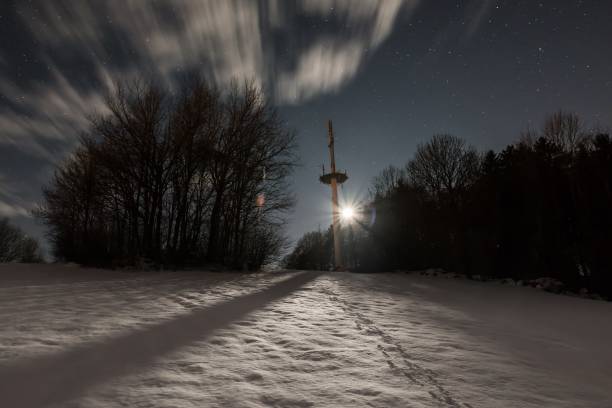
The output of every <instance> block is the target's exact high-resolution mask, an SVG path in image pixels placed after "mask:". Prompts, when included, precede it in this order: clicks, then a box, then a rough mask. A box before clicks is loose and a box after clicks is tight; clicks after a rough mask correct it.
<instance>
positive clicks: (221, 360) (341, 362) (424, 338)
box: [0, 265, 612, 408]
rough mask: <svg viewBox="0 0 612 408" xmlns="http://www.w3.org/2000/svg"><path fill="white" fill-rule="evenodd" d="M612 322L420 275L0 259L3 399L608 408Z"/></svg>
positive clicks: (558, 299)
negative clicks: (109, 267)
mask: <svg viewBox="0 0 612 408" xmlns="http://www.w3.org/2000/svg"><path fill="white" fill-rule="evenodd" d="M611 323H612V303H606V302H599V301H593V300H586V299H579V298H572V297H566V296H558V295H552V294H548V293H544V292H540V291H537V290H534V289H530V288H523V287H507V286H499V285H495V284H487V283H479V282H471V281H463V280H447V279H440V278H428V277H422V276H416V275H405V274H381V275H358V274H349V273H325V274H316V273H301V274H300V273H292V274H279V273H268V274H263V273H262V274H255V275H242V274H232V273H193V272H191V273H183V272H181V273H170V272H166V273H150V274H142V273H120V272H104V275H101V274H99V273H96V271H94V270H86V269H81V268H78V267H70V266H28V265H22V266H17V265H11V266H0V406H1V407H11V408H20V407H38V406H51V407H176V408H179V407H180V408H184V407H264V406H266V407H267V406H271V407H311V406H318V407H323V406H327V407H361V406H368V407H473V408H476V407H486V408H488V407H572V408H574V407H602V408H605V407H608V408H609V407H612V324H611Z"/></svg>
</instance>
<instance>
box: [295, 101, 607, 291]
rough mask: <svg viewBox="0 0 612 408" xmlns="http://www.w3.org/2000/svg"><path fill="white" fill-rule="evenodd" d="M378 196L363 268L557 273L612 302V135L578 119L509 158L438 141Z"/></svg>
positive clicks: (515, 148)
mask: <svg viewBox="0 0 612 408" xmlns="http://www.w3.org/2000/svg"><path fill="white" fill-rule="evenodd" d="M398 174H401V176H399V179H398V176H397V175H398ZM372 192H373V194H372V196H373V198H372V203H371V205H372V206H373V207H375V208H376V214H377V218H376V223H375V224H374V225H373V226H371V227H368V228H366V230H365V232H366V233H365V234H363V233H362V234H357V237H358V238H357V243H356V244H355V245H356V247H357V248H359V249H358V250H357V251H355V253H354V256H355V257H357V258H358V259H356V260H354V261H353V263H354V264H356V265H358V269H364V270H370V271H380V270H394V269H405V270H417V269H424V268H431V267H441V268H444V269H446V270H449V271H454V272H463V273H466V274H468V275H479V276H481V277H490V278H506V277H508V278H514V279H517V280H529V279H535V278H538V277H552V278H556V279H558V280H560V281H562V282H563V283H564V284H565V285H566V286H567V287H568V288H569V289H574V290H579V289H581V288H586V289H588V290H589V291H592V292H598V293H600V294H604V295H607V296H612V273H611V271H612V251H611V250H610V248H612V138H611V137H610V136H609V135H607V134H603V133H602V134H597V133H594V132H591V133H589V132H587V131H586V129H585V126H584V125H583V124H582V123H581V121H580V119H579V118H578V117H577V116H576V115H573V114H569V113H564V112H558V113H556V114H554V115H551V116H550V117H549V118H548V119H547V120H546V121H545V124H544V126H543V127H542V129H541V130H540V131H530V132H529V134H527V135H523V137H522V138H521V141H520V142H518V143H515V144H512V145H509V146H507V147H506V148H505V149H504V150H502V151H501V152H499V153H496V152H493V151H489V152H486V153H484V154H479V153H477V152H476V151H475V150H474V149H473V148H472V147H469V146H467V145H466V144H465V142H463V141H462V140H461V139H458V138H456V137H453V136H449V135H439V136H434V137H433V139H432V140H431V141H429V142H428V143H425V144H423V145H420V146H419V147H418V149H417V152H416V154H415V156H414V158H413V159H412V160H410V161H409V162H408V164H407V166H406V171H405V173H401V172H399V171H397V170H389V169H387V170H385V171H383V172H382V173H381V175H380V176H378V177H377V178H375V180H374V186H373V188H372ZM355 227H358V225H355ZM345 235H346V234H345ZM298 248H301V247H300V246H299V245H298V247H297V248H296V250H297V249H298ZM300 250H301V249H300ZM294 253H295V252H294ZM292 259H294V258H292ZM292 265H293V266H295V265H297V266H298V267H303V265H305V263H300V262H296V263H295V264H292Z"/></svg>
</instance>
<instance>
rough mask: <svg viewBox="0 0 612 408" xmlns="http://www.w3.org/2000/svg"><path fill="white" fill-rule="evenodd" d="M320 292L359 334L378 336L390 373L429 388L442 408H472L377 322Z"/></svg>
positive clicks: (336, 297)
mask: <svg viewBox="0 0 612 408" xmlns="http://www.w3.org/2000/svg"><path fill="white" fill-rule="evenodd" d="M321 290H322V292H324V293H325V294H326V295H328V296H329V298H330V299H331V300H332V301H333V302H336V303H338V304H339V306H340V308H341V309H342V310H343V311H344V312H345V313H346V314H347V315H348V316H350V317H351V318H352V319H353V320H354V321H355V325H356V326H357V329H358V330H359V331H361V332H363V333H365V334H367V335H369V336H376V337H378V338H379V339H380V340H381V341H382V344H378V346H377V348H378V350H380V352H381V353H382V355H383V356H384V358H385V360H386V361H387V364H388V365H389V368H391V370H393V371H394V372H396V373H398V374H400V375H403V376H404V377H406V378H407V379H408V381H410V382H411V383H412V384H415V385H418V386H421V387H426V388H428V393H429V395H430V396H431V397H432V398H433V399H434V400H436V401H437V402H439V403H440V404H441V406H446V407H453V408H461V407H465V408H472V406H471V405H470V404H468V403H463V404H462V403H460V402H458V401H457V400H456V399H455V398H453V396H452V394H451V393H450V392H449V391H448V390H447V389H446V388H444V386H443V385H442V384H441V383H440V382H439V381H438V380H437V378H436V377H437V374H436V373H435V372H434V371H432V370H429V369H427V368H425V367H422V366H420V365H419V364H417V363H415V362H413V361H412V360H413V359H412V357H411V356H410V354H409V353H408V352H407V351H406V350H405V349H404V348H403V347H402V346H401V344H400V343H399V342H397V341H396V340H395V339H394V338H393V337H392V336H390V335H389V334H387V333H386V332H385V331H383V330H382V329H380V328H379V327H378V326H377V325H376V324H375V323H374V321H372V320H371V319H368V318H367V317H365V316H364V315H363V314H361V313H359V312H358V311H356V310H355V309H354V307H351V305H350V304H349V303H348V302H347V301H345V300H344V299H342V298H341V297H340V296H339V295H338V294H337V293H336V292H334V291H333V290H331V289H329V288H324V289H321ZM394 355H395V356H394ZM398 360H399V361H400V362H399V363H397V361H398Z"/></svg>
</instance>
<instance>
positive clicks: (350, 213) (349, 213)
mask: <svg viewBox="0 0 612 408" xmlns="http://www.w3.org/2000/svg"><path fill="white" fill-rule="evenodd" d="M340 217H341V218H342V219H343V220H344V221H350V220H352V219H353V218H355V210H354V209H353V207H344V208H342V209H341V210H340Z"/></svg>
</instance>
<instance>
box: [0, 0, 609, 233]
mask: <svg viewBox="0 0 612 408" xmlns="http://www.w3.org/2000/svg"><path fill="white" fill-rule="evenodd" d="M611 20H612V2H611V1H608V0H591V1H577V0H574V1H570V0H548V1H536V0H523V1H520V0H515V1H492V0H464V1H450V0H429V1H426V0H421V1H419V0H404V1H402V0H381V1H379V2H377V1H366V0H335V1H334V0H311V1H306V0H304V1H298V2H295V1H286V0H268V1H260V2H257V1H251V0H244V1H238V0H236V1H230V0H219V1H213V0H211V1H205V0H199V1H178V0H177V1H145V0H142V1H139V0H109V1H85V0H72V1H58V0H53V1H51V0H41V1H25V0H24V1H9V0H3V1H2V2H1V3H0V72H1V75H0V216H8V217H10V218H12V219H13V220H14V221H15V223H17V224H18V225H20V226H22V227H23V228H24V229H25V230H26V231H28V232H29V233H31V234H33V235H36V236H37V237H42V234H43V233H42V231H43V228H42V227H41V226H40V225H37V224H36V222H35V221H34V220H33V219H32V218H31V217H30V216H29V210H30V209H31V208H32V207H33V206H34V205H35V204H36V202H38V201H40V198H41V187H42V186H43V185H44V184H45V183H47V182H48V180H49V178H50V176H51V175H52V172H53V167H54V165H55V164H56V163H57V162H58V161H59V160H61V159H62V157H65V155H66V154H68V153H69V152H70V151H71V150H72V149H73V148H74V146H75V144H76V142H77V140H78V135H79V132H81V131H83V130H85V129H86V127H87V123H88V122H87V115H88V114H90V113H93V112H95V111H100V110H101V109H102V107H103V95H104V93H105V92H106V91H107V90H108V89H110V87H111V86H112V83H113V81H114V80H125V79H128V78H132V77H135V76H138V75H146V76H154V77H157V78H159V79H160V80H162V81H164V83H165V84H166V85H168V86H169V87H172V86H175V85H176V84H177V83H178V81H180V79H181V78H183V77H184V76H185V75H186V74H189V73H192V72H200V73H202V74H203V76H204V77H205V78H207V79H208V80H209V81H211V82H213V83H216V84H218V85H220V86H223V85H227V84H228V83H229V81H231V80H232V79H236V78H237V79H241V78H250V79H252V80H254V81H256V83H257V84H259V85H261V86H262V87H263V89H265V92H266V94H267V95H269V97H270V99H271V100H272V101H273V103H275V104H276V105H277V106H278V107H279V110H280V113H281V115H282V117H283V119H284V120H286V122H287V125H288V126H289V127H291V128H293V129H295V130H296V132H297V134H298V141H299V153H300V156H301V163H300V167H299V168H298V169H297V171H296V174H295V177H294V181H295V182H294V189H295V193H296V194H297V198H298V205H297V207H296V209H295V212H294V214H293V216H292V219H291V220H290V222H289V225H288V233H289V236H290V237H291V238H293V239H296V238H297V237H299V236H300V235H301V234H302V233H303V232H306V231H308V230H314V229H317V228H318V227H319V226H321V227H322V228H325V227H326V225H327V224H328V223H329V213H330V204H329V196H330V193H329V188H328V187H326V186H324V185H322V184H319V182H318V176H319V174H320V172H321V165H322V164H323V163H324V162H325V163H326V166H328V160H329V159H328V153H327V145H326V143H327V141H326V137H327V130H326V120H327V119H332V120H333V122H334V129H335V131H336V137H337V142H336V148H337V151H336V158H337V161H338V167H339V168H340V169H346V170H347V171H348V173H349V176H350V179H349V181H348V182H347V183H346V184H345V186H344V187H343V192H342V193H343V195H344V196H345V197H347V199H351V200H354V199H359V198H364V197H365V196H366V193H367V189H368V187H369V183H370V181H371V179H372V177H374V176H375V175H376V174H377V173H378V172H379V171H380V170H381V169H382V168H384V167H386V166H387V165H389V164H394V165H398V166H401V165H403V164H404V163H405V162H406V161H407V160H408V159H409V158H410V157H411V156H412V154H413V152H414V150H415V148H416V146H417V145H418V144H419V143H421V142H423V141H426V140H427V139H429V138H430V137H431V136H432V135H433V134H436V133H451V134H454V135H456V136H460V137H462V138H464V139H466V140H467V141H468V142H469V143H471V144H473V145H475V146H476V147H477V148H479V149H491V148H492V149H501V148H503V147H504V146H505V145H507V144H508V143H511V142H513V141H516V140H517V139H518V137H519V135H520V132H521V131H523V130H526V129H527V128H530V127H531V128H538V127H539V126H540V124H541V123H542V121H543V119H544V117H545V116H546V114H548V113H551V112H554V111H556V110H559V109H564V110H568V111H573V112H576V113H578V114H579V115H581V117H582V118H583V119H584V120H585V122H586V123H588V124H589V125H590V126H594V127H595V126H597V127H601V128H607V127H608V126H609V125H611V124H612V41H611V40H612V23H611Z"/></svg>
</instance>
